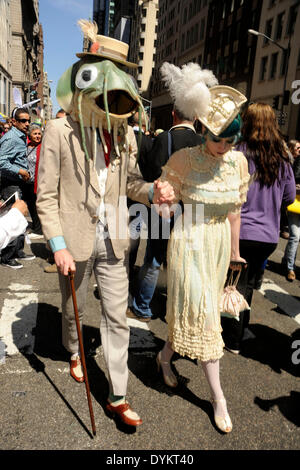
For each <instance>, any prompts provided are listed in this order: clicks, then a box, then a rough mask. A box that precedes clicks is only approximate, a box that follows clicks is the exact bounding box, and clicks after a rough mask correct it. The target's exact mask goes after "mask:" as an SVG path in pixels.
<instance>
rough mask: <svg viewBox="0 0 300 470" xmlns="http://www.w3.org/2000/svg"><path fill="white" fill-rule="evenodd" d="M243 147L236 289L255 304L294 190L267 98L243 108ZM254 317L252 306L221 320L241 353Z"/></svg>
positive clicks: (233, 349)
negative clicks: (246, 178) (243, 264)
mask: <svg viewBox="0 0 300 470" xmlns="http://www.w3.org/2000/svg"><path fill="white" fill-rule="evenodd" d="M242 118H243V127H242V140H241V142H240V143H239V145H238V146H237V150H239V151H241V152H243V154H244V155H245V157H246V158H247V161H248V169H249V173H250V175H251V179H250V186H249V191H248V195H247V200H246V202H245V204H244V205H243V207H242V210H241V229H240V254H241V256H242V257H243V258H245V259H246V261H247V269H246V270H244V271H243V272H242V275H241V277H240V280H239V283H238V290H239V291H240V292H241V293H242V294H243V295H244V297H245V299H246V300H247V302H248V305H249V307H250V306H251V301H252V295H253V289H254V287H255V282H256V279H257V277H258V276H259V274H260V272H261V267H262V265H263V263H264V262H265V260H266V259H268V257H269V256H270V255H271V254H272V253H273V252H274V251H275V249H276V247H277V244H278V240H279V231H280V208H281V205H282V204H283V205H285V206H288V205H289V204H291V202H293V201H294V199H295V195H296V188H295V179H294V175H293V170H292V167H291V165H290V163H289V157H288V152H287V148H286V145H285V142H284V140H283V139H282V137H281V134H280V131H279V127H278V123H277V120H276V115H275V112H274V110H273V109H272V108H271V106H269V105H268V104H265V103H253V104H251V105H250V106H249V107H248V108H247V109H246V110H245V111H244V113H243V115H242ZM249 320H250V310H245V311H243V312H241V313H240V321H239V322H237V321H236V320H234V319H233V320H232V319H229V318H223V319H222V326H223V339H224V341H225V345H226V347H227V349H229V350H230V351H231V352H233V353H235V354H238V353H239V352H240V348H241V342H242V338H243V336H244V332H245V329H246V328H247V327H248V324H249Z"/></svg>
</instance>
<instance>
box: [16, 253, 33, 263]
mask: <svg viewBox="0 0 300 470" xmlns="http://www.w3.org/2000/svg"><path fill="white" fill-rule="evenodd" d="M17 259H24V260H25V261H30V260H32V259H35V256H34V255H32V254H31V255H26V254H25V253H24V251H21V253H19V254H18V256H17Z"/></svg>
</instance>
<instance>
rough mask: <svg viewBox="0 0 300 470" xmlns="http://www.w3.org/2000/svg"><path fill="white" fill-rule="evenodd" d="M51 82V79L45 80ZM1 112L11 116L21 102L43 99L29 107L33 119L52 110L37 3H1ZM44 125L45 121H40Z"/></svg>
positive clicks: (20, 0)
mask: <svg viewBox="0 0 300 470" xmlns="http://www.w3.org/2000/svg"><path fill="white" fill-rule="evenodd" d="M45 81H46V82H47V83H48V79H47V78H46V80H45ZM0 97H1V99H0V112H2V113H3V114H4V115H6V116H10V115H11V112H12V110H13V109H14V108H15V107H16V106H19V105H20V104H21V103H22V104H25V103H28V102H30V101H32V100H36V99H40V102H39V103H38V104H36V105H34V106H33V107H31V108H30V113H31V115H32V117H33V119H37V118H42V117H43V114H44V105H45V103H46V106H47V107H48V109H50V108H51V105H50V103H51V100H50V87H49V83H48V94H47V96H46V95H45V91H44V40H43V29H42V26H41V24H40V23H39V1H38V0H1V2H0ZM41 122H42V123H43V119H41Z"/></svg>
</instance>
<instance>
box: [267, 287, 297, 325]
mask: <svg viewBox="0 0 300 470" xmlns="http://www.w3.org/2000/svg"><path fill="white" fill-rule="evenodd" d="M259 292H261V293H262V294H263V295H264V296H265V297H267V299H268V300H270V301H271V302H273V303H274V304H276V305H277V306H278V307H279V308H280V309H281V310H283V311H284V312H285V313H286V314H287V315H289V316H290V317H292V318H293V319H294V320H295V321H296V322H297V323H299V324H300V302H299V300H297V299H295V298H294V297H293V296H292V295H291V294H289V293H288V292H287V291H286V290H284V289H282V288H281V287H279V286H278V285H277V284H275V282H273V281H272V280H271V279H264V280H263V283H262V286H261V288H260V289H259Z"/></svg>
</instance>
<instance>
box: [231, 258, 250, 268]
mask: <svg viewBox="0 0 300 470" xmlns="http://www.w3.org/2000/svg"><path fill="white" fill-rule="evenodd" d="M243 267H244V268H246V267H247V261H246V260H245V259H244V258H242V257H241V256H236V257H232V258H231V260H230V265H229V268H230V269H231V270H232V271H240V270H241V269H242V268H243Z"/></svg>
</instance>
